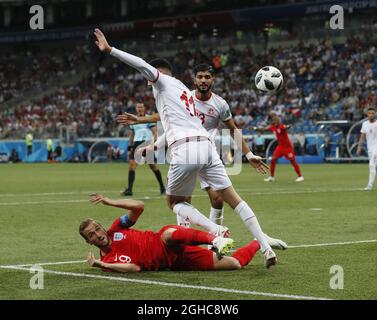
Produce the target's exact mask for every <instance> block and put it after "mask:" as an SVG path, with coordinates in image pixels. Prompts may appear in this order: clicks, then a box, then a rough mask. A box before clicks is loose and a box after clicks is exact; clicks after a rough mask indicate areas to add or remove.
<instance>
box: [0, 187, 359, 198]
mask: <svg viewBox="0 0 377 320" xmlns="http://www.w3.org/2000/svg"><path fill="white" fill-rule="evenodd" d="M361 190H363V188H334V189H294V190H292V189H276V190H274V191H269V190H265V191H257V190H255V189H251V188H237V191H239V192H251V194H254V195H260V194H280V193H281V194H285V193H307V192H343V191H361ZM144 191H155V190H154V189H145V190H144ZM254 191H255V192H254ZM94 192H97V193H119V192H120V190H90V191H69V192H40V193H3V194H0V197H17V196H20V197H21V196H22V197H26V196H30V197H39V196H40V197H44V196H48V197H50V196H69V195H76V194H86V195H89V194H91V193H94Z"/></svg>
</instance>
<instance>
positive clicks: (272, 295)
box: [0, 266, 332, 300]
mask: <svg viewBox="0 0 377 320" xmlns="http://www.w3.org/2000/svg"><path fill="white" fill-rule="evenodd" d="M0 268H3V269H13V270H22V271H30V269H29V268H21V267H11V266H8V267H0ZM43 272H44V273H50V274H55V275H62V276H71V277H81V278H91V279H102V280H112V281H122V282H133V283H141V284H149V285H157V286H164V287H174V288H185V289H196V290H206V291H216V292H225V293H237V294H244V295H254V296H263V297H270V298H285V299H298V300H332V299H329V298H322V297H310V296H300V295H290V294H278V293H269V292H257V291H247V290H236V289H228V288H220V287H206V286H194V285H188V284H183V283H173V282H162V281H152V280H140V279H130V278H126V277H124V276H119V277H112V276H100V275H94V274H87V273H75V272H62V271H53V270H43Z"/></svg>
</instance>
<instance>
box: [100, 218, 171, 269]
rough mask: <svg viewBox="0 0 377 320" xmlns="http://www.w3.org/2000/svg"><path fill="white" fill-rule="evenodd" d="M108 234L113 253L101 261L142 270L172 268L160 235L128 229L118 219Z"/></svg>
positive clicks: (109, 253) (103, 257)
mask: <svg viewBox="0 0 377 320" xmlns="http://www.w3.org/2000/svg"><path fill="white" fill-rule="evenodd" d="M107 234H108V236H109V237H110V239H111V251H110V252H108V253H107V254H106V255H104V256H102V257H101V261H103V262H107V263H134V264H137V265H138V266H140V267H141V268H142V270H159V269H161V268H165V267H168V268H169V267H171V261H170V259H169V256H168V254H167V252H166V249H165V246H164V244H163V242H162V240H161V235H160V234H159V233H155V232H152V231H141V230H134V229H126V228H124V227H122V225H121V223H120V219H119V218H118V219H117V220H115V221H114V223H113V225H112V226H111V227H110V229H109V230H108V231H107Z"/></svg>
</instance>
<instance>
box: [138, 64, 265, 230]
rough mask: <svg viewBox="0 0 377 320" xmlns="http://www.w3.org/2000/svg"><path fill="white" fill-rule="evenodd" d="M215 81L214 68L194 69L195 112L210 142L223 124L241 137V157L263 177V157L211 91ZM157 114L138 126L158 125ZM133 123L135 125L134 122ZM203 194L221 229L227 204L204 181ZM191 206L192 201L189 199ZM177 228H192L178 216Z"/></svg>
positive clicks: (221, 99) (207, 66)
mask: <svg viewBox="0 0 377 320" xmlns="http://www.w3.org/2000/svg"><path fill="white" fill-rule="evenodd" d="M214 81H215V76H214V70H213V67H212V66H211V65H209V64H205V63H203V64H199V65H197V66H195V67H194V85H195V90H193V91H191V94H192V96H193V97H194V102H195V107H196V111H197V112H198V117H199V119H200V120H201V122H202V125H203V127H204V128H205V129H206V130H207V131H208V133H209V134H210V139H212V140H213V141H214V139H215V137H216V135H217V133H218V128H219V126H220V123H221V122H222V123H223V124H224V125H225V126H226V127H227V128H228V129H230V133H231V135H232V137H234V136H235V135H239V137H238V139H236V141H242V145H240V146H239V147H240V149H241V150H242V153H243V154H244V155H245V156H246V158H247V159H248V160H249V162H250V164H251V166H253V167H254V168H256V170H257V171H258V172H260V173H263V174H264V173H266V172H267V170H268V165H266V164H265V163H264V162H263V161H262V158H261V157H258V156H255V155H254V154H253V153H252V152H251V150H250V148H249V147H248V145H247V142H246V141H245V140H244V139H243V138H242V136H241V133H240V132H239V130H238V129H237V127H236V125H235V123H234V121H233V119H232V114H231V112H230V108H229V105H228V103H227V102H226V101H225V100H224V99H223V98H221V97H220V96H218V95H217V94H215V93H214V92H213V91H212V86H213V83H214ZM159 120H160V116H159V114H158V113H155V114H152V115H151V116H145V117H135V118H134V121H135V123H149V122H151V121H153V122H155V121H159ZM132 123H134V122H133V121H132ZM200 186H201V189H202V190H206V191H207V193H208V196H209V198H210V201H211V210H210V214H209V219H210V220H211V221H213V222H215V223H217V224H219V225H223V223H224V201H223V199H222V198H221V196H220V195H219V193H218V192H216V191H215V190H213V189H212V188H211V187H210V186H209V185H208V184H207V183H206V182H205V181H204V180H203V179H201V180H200ZM186 201H187V202H190V203H191V199H190V197H188V199H186ZM177 224H178V225H183V226H189V221H183V220H182V219H181V217H180V216H177Z"/></svg>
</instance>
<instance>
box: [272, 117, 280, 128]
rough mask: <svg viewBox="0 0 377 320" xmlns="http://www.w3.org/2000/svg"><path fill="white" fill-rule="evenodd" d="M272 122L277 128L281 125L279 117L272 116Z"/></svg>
mask: <svg viewBox="0 0 377 320" xmlns="http://www.w3.org/2000/svg"><path fill="white" fill-rule="evenodd" d="M271 121H272V124H274V125H275V126H276V125H278V124H279V123H280V119H279V117H278V116H277V115H272V116H271Z"/></svg>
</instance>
